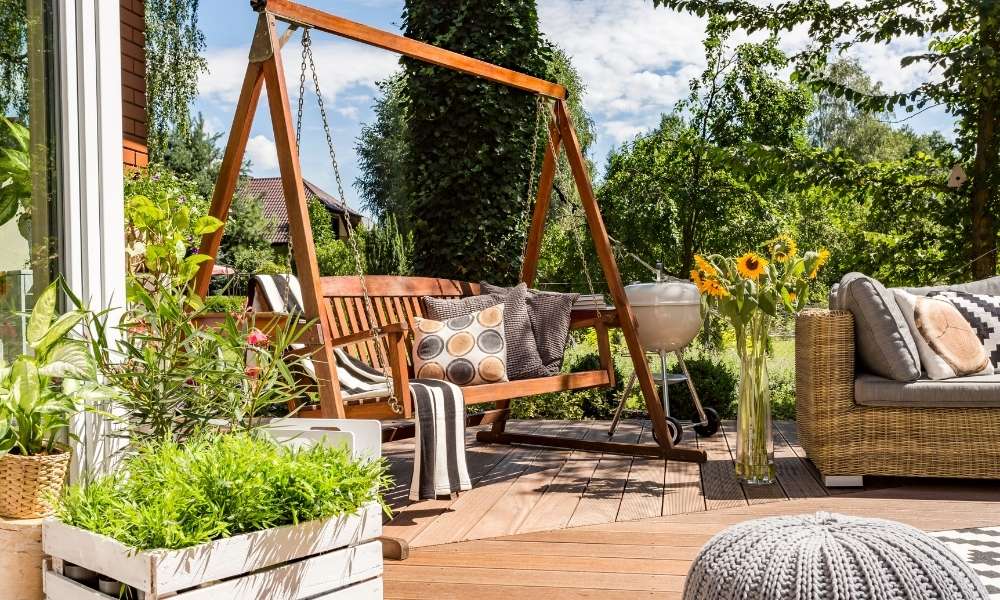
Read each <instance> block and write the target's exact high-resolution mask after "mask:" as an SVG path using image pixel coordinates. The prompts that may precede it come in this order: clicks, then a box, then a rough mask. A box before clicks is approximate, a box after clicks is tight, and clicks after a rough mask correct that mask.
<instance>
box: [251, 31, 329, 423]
mask: <svg viewBox="0 0 1000 600" xmlns="http://www.w3.org/2000/svg"><path fill="white" fill-rule="evenodd" d="M260 21H261V22H262V23H263V25H260V27H266V30H267V36H268V37H267V39H268V40H269V41H270V52H263V53H262V55H261V56H262V58H263V60H262V62H261V64H262V66H263V69H264V82H265V84H266V88H267V103H268V108H269V109H270V113H271V125H272V126H273V128H274V145H275V146H276V147H277V150H278V171H279V172H280V173H281V187H282V191H283V192H284V195H285V206H286V208H287V210H288V229H289V233H290V234H291V238H292V244H293V248H294V253H295V266H296V271H297V275H298V277H299V282H300V284H301V287H302V304H303V306H302V308H303V313H304V315H303V316H304V317H305V318H306V319H310V320H316V321H318V322H319V325H320V329H321V330H322V331H323V334H324V336H323V344H322V346H320V347H319V349H318V350H317V351H316V353H314V354H313V355H312V359H313V364H314V365H315V368H316V379H317V384H318V385H319V397H320V412H321V414H322V416H323V417H324V418H337V419H343V418H344V417H345V413H346V411H345V409H344V401H343V398H341V395H340V385H339V382H338V380H337V362H336V358H335V357H334V354H333V346H332V343H331V339H330V338H331V336H330V332H331V331H332V330H331V328H330V320H329V316H330V315H329V310H327V308H326V305H325V302H326V300H325V299H324V298H323V292H322V290H321V289H320V277H319V266H318V263H317V262H316V248H315V245H314V244H313V235H312V226H311V225H310V223H309V206H308V204H307V201H306V193H305V189H304V187H303V184H302V172H301V170H300V166H299V154H298V149H297V148H296V145H295V130H294V125H293V123H292V118H291V111H290V108H289V101H288V90H287V89H286V88H285V73H284V68H283V67H282V64H281V52H280V51H279V49H280V47H281V44H280V42H279V41H278V34H277V31H276V29H275V26H274V16H273V15H271V14H268V13H264V14H262V15H261V16H260ZM265 50H266V48H265ZM265 57H266V58H265Z"/></svg>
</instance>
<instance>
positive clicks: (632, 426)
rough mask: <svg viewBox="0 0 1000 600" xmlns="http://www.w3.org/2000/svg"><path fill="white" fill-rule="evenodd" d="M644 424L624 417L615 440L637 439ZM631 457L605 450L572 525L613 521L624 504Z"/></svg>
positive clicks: (570, 524) (635, 440) (628, 441)
mask: <svg viewBox="0 0 1000 600" xmlns="http://www.w3.org/2000/svg"><path fill="white" fill-rule="evenodd" d="M642 429H643V426H642V424H641V423H639V422H635V421H623V422H622V423H621V424H620V425H619V426H618V430H617V431H616V432H615V436H614V438H613V439H614V441H616V442H624V443H630V444H633V443H636V442H637V441H638V440H639V436H640V435H641V434H642ZM631 468H632V458H631V457H628V456H621V455H618V454H602V455H601V460H600V463H599V464H598V465H597V468H596V469H595V470H594V474H593V476H592V477H591V479H590V483H589V484H588V485H587V490H586V491H585V492H584V493H583V496H582V497H581V498H580V502H579V503H578V504H577V506H576V511H575V512H574V513H573V516H572V517H570V520H569V526H570V527H577V526H580V525H590V524H592V523H608V522H610V521H614V520H615V518H616V517H617V516H618V509H619V508H620V507H621V503H622V496H623V495H624V493H625V484H626V483H628V474H629V470H630V469H631Z"/></svg>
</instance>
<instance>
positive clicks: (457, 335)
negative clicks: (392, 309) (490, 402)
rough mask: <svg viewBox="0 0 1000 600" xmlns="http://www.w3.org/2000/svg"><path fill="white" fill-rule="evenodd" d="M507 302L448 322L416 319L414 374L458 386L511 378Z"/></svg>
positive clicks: (497, 381)
mask: <svg viewBox="0 0 1000 600" xmlns="http://www.w3.org/2000/svg"><path fill="white" fill-rule="evenodd" d="M503 315H504V305H503V304H497V305H496V306H491V307H489V308H486V309H483V310H481V311H479V312H474V313H472V314H469V315H464V316H460V317H453V318H451V319H448V320H447V321H434V320H431V319H424V318H421V317H418V318H416V319H414V325H415V330H414V332H413V336H414V339H413V373H414V376H415V377H417V378H418V379H442V380H444V381H450V382H452V383H454V384H455V385H460V386H462V385H479V384H483V383H499V382H501V381H507V340H506V337H505V336H504V318H503Z"/></svg>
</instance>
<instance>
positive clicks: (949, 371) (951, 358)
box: [893, 289, 993, 380]
mask: <svg viewBox="0 0 1000 600" xmlns="http://www.w3.org/2000/svg"><path fill="white" fill-rule="evenodd" d="M893 293H894V294H895V296H896V303H897V304H898V305H899V310H900V312H902V313H903V318H904V319H906V323H907V325H908V326H909V328H910V331H911V333H912V334H913V338H914V341H916V343H917V351H918V352H919V353H920V363H921V364H922V365H923V367H924V370H925V371H927V376H928V377H930V378H931V379H935V380H937V379H951V378H953V377H964V376H966V375H990V374H992V373H993V365H992V364H991V363H990V360H989V357H988V356H986V351H985V350H983V346H982V344H980V343H979V338H977V337H976V332H975V331H973V330H972V327H971V326H970V325H969V323H968V321H966V320H965V318H964V317H963V316H962V314H961V313H959V312H958V309H956V308H955V306H954V305H952V304H951V303H950V302H948V301H947V300H942V299H939V298H928V297H925V296H914V295H913V294H911V293H909V292H907V291H905V290H899V289H896V290H893Z"/></svg>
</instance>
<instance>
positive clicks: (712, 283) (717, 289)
mask: <svg viewBox="0 0 1000 600" xmlns="http://www.w3.org/2000/svg"><path fill="white" fill-rule="evenodd" d="M701 291H702V293H705V294H708V295H709V296H715V297H716V298H724V297H726V296H728V295H729V292H728V291H727V290H726V288H725V286H723V285H722V284H721V283H719V281H718V280H717V279H706V280H705V281H704V282H703V284H702V290H701Z"/></svg>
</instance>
